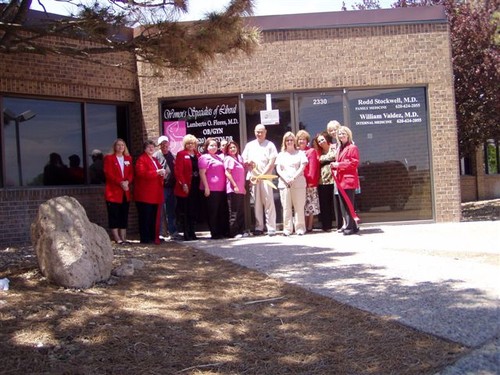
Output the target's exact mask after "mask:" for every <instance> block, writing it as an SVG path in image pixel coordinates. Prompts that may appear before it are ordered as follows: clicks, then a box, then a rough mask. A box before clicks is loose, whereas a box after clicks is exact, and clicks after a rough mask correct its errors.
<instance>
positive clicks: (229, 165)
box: [224, 155, 246, 194]
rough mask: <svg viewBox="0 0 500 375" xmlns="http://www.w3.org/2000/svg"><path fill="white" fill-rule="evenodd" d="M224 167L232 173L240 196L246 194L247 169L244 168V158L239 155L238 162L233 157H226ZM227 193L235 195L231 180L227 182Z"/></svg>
mask: <svg viewBox="0 0 500 375" xmlns="http://www.w3.org/2000/svg"><path fill="white" fill-rule="evenodd" d="M224 166H225V167H226V169H227V170H229V171H230V172H231V176H233V180H234V182H236V185H237V186H238V189H239V190H240V191H239V192H238V194H245V193H246V191H245V167H244V166H243V158H242V157H241V156H240V155H238V160H236V159H235V158H233V157H232V156H226V157H225V158H224ZM226 192H227V193H228V194H229V193H234V188H233V184H231V181H229V179H227V181H226Z"/></svg>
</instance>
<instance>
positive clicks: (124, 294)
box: [0, 243, 466, 374]
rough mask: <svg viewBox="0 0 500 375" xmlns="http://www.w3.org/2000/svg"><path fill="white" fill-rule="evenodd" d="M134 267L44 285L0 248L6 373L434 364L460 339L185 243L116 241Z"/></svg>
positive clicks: (32, 264) (420, 368)
mask: <svg viewBox="0 0 500 375" xmlns="http://www.w3.org/2000/svg"><path fill="white" fill-rule="evenodd" d="M129 258H136V259H140V260H143V261H144V262H145V264H146V266H145V267H144V268H143V269H142V270H140V271H138V272H137V273H136V274H135V275H134V276H132V277H127V278H119V279H118V278H117V279H112V280H110V282H109V283H104V284H100V285H96V286H95V287H93V288H91V289H87V290H84V291H83V290H69V289H64V288H59V287H56V286H54V285H51V284H50V283H48V282H47V280H46V279H45V278H44V277H42V276H41V275H40V273H39V271H38V268H37V265H36V258H35V256H34V254H33V251H32V249H31V248H30V247H25V248H17V249H14V248H9V249H4V250H1V251H0V278H3V277H8V278H9V279H10V280H11V289H10V290H9V291H8V292H0V328H1V329H0V352H1V353H2V365H1V367H2V371H1V372H2V373H3V374H24V373H30V374H176V373H179V374H402V373H404V374H434V373H435V372H436V371H438V370H440V369H441V368H443V367H444V366H446V365H448V364H450V363H452V362H454V361H455V360H456V359H457V358H458V357H459V356H460V355H461V354H462V353H463V352H464V351H465V350H466V348H464V347H462V346H460V345H458V344H455V343H451V342H448V341H445V340H442V339H439V338H436V337H434V336H431V335H428V334H423V333H421V332H418V331H416V330H414V329H410V328H408V327H405V326H403V325H401V324H398V323H396V322H394V321H391V320H389V319H385V318H382V317H378V316H375V315H372V314H369V313H366V312H363V311H360V310H357V309H355V308H352V307H349V306H347V305H343V304H340V303H337V302H335V301H333V300H331V299H329V298H326V297H323V296H319V295H316V294H314V293H311V292H308V291H306V290H304V289H301V288H299V287H297V286H293V285H289V284H286V283H283V282H281V281H279V280H275V279H272V278H269V277H267V276H266V275H263V274H261V273H258V272H256V271H252V270H249V269H246V268H243V267H241V266H237V265H234V264H232V263H229V262H227V261H224V260H222V259H219V258H216V257H213V256H210V255H208V254H206V253H204V252H203V251H199V250H196V249H193V248H190V247H187V246H184V245H183V244H177V243H169V244H163V245H160V246H149V247H145V246H140V245H139V244H136V245H132V246H129V247H127V248H123V247H122V248H115V260H116V263H117V264H119V263H120V262H122V261H124V260H125V259H129Z"/></svg>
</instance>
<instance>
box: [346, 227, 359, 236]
mask: <svg viewBox="0 0 500 375" xmlns="http://www.w3.org/2000/svg"><path fill="white" fill-rule="evenodd" d="M354 233H356V232H354V230H353V229H344V236H350V235H351V234H354Z"/></svg>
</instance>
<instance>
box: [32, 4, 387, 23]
mask: <svg viewBox="0 0 500 375" xmlns="http://www.w3.org/2000/svg"><path fill="white" fill-rule="evenodd" d="M344 1H345V5H346V7H347V9H348V10H352V6H353V5H354V4H356V3H358V2H361V0H344ZM41 2H42V3H43V4H44V6H45V8H46V9H47V11H48V12H50V13H57V14H69V12H68V10H67V8H68V4H67V3H64V2H59V1H56V0H42V1H41ZM379 2H380V6H381V7H382V8H390V6H391V4H392V3H393V2H394V0H379ZM228 3H229V0H189V13H188V14H186V15H184V16H183V17H182V18H181V19H182V20H185V21H187V20H196V19H201V18H203V15H204V14H205V13H207V12H209V11H212V10H222V9H223V8H224V7H225V6H227V4H228ZM32 8H33V9H37V10H41V9H42V8H41V7H40V6H39V5H38V2H37V1H33V3H32ZM341 8H342V0H256V1H255V8H254V15H256V16H267V15H272V14H294V13H316V12H336V11H340V10H341Z"/></svg>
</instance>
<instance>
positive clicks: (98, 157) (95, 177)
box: [86, 104, 117, 184]
mask: <svg viewBox="0 0 500 375" xmlns="http://www.w3.org/2000/svg"><path fill="white" fill-rule="evenodd" d="M86 110H87V117H86V127H87V149H88V150H89V152H88V156H87V158H88V159H87V160H88V165H89V181H90V183H91V184H102V183H104V171H103V156H104V155H105V154H107V153H108V152H110V150H111V145H112V144H113V142H114V140H115V139H116V138H117V128H116V124H117V107H116V106H114V105H105V104H87V107H86Z"/></svg>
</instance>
